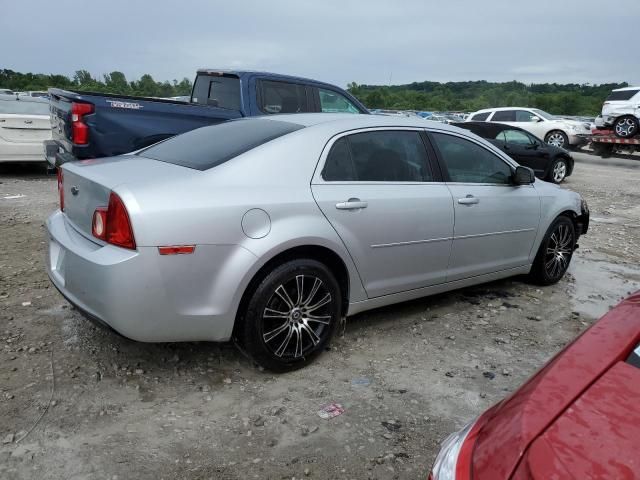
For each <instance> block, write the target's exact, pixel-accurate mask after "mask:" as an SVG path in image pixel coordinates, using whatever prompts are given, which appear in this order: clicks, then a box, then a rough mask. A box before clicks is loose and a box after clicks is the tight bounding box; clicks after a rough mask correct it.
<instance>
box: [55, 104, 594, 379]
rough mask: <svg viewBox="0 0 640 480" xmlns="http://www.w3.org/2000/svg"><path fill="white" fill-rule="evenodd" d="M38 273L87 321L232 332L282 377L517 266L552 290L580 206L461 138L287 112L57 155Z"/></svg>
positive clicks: (167, 332) (211, 335)
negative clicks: (348, 336) (377, 323)
mask: <svg viewBox="0 0 640 480" xmlns="http://www.w3.org/2000/svg"><path fill="white" fill-rule="evenodd" d="M58 185H59V193H60V203H61V205H60V210H58V211H56V212H55V213H53V214H52V215H51V216H50V217H49V219H48V221H47V228H48V231H49V253H48V273H49V277H50V279H51V281H52V282H53V284H54V285H55V286H56V287H57V288H58V290H59V291H60V292H61V293H62V295H64V297H65V298H67V299H68V300H69V301H70V302H71V303H72V304H74V305H75V306H76V307H77V308H78V309H79V310H80V311H82V312H83V313H84V314H85V315H86V316H87V317H88V318H89V319H92V320H94V321H95V322H98V323H99V324H102V325H105V326H108V327H110V328H112V329H113V330H115V331H117V332H119V333H120V334H122V335H124V336H127V337H129V338H132V339H135V340H139V341H146V342H165V341H193V340H209V341H226V340H229V339H234V340H236V341H237V342H238V343H239V344H240V345H242V346H243V348H244V350H245V351H247V352H248V353H249V354H250V355H251V356H252V357H253V359H254V360H255V361H256V362H257V363H259V364H260V365H262V366H264V367H266V368H269V369H272V370H275V371H285V370H291V369H294V368H299V367H301V366H303V365H305V364H306V363H308V362H309V361H311V360H312V359H313V358H314V357H315V356H316V355H317V354H319V353H320V352H321V351H322V350H323V349H324V347H325V346H326V345H327V343H328V342H329V340H330V339H331V336H332V334H333V333H334V331H335V330H336V327H337V326H338V324H339V322H340V321H341V319H343V318H344V317H346V316H348V315H353V314H356V313H358V312H362V311H365V310H369V309H372V308H376V307H381V306H383V305H389V304H392V303H396V302H402V301H406V300H410V299H414V298H417V297H422V296H426V295H430V294H434V293H439V292H444V291H447V290H452V289H456V288H460V287H465V286H469V285H474V284H478V283H482V282H487V281H491V280H496V279H499V278H503V277H508V276H511V275H518V274H527V275H529V277H530V279H531V280H533V281H535V282H537V283H539V284H551V283H554V282H557V281H558V280H559V279H560V278H562V276H563V275H564V273H565V271H566V270H567V268H568V266H569V262H570V260H571V256H572V254H573V251H574V249H575V247H576V242H577V239H578V237H579V235H581V234H584V233H585V232H586V230H587V227H588V222H589V213H588V209H587V207H586V204H585V202H584V201H583V200H582V199H581V197H580V196H579V195H578V194H576V193H573V192H571V191H568V190H562V189H560V188H558V187H556V186H555V185H552V184H548V183H545V182H543V181H540V180H536V179H535V177H534V175H533V172H532V171H531V170H530V169H528V168H526V167H521V166H518V165H517V164H516V163H514V161H513V160H511V158H509V157H508V156H506V155H505V154H504V153H502V152H501V151H500V150H498V149H496V148H494V147H493V146H492V145H491V144H489V143H488V142H485V141H484V140H482V139H481V138H479V137H477V136H475V135H474V134H472V133H470V132H469V131H466V130H461V129H458V128H455V127H450V126H448V125H444V124H440V123H435V122H433V123H429V124H425V123H424V122H423V121H421V120H420V119H412V118H409V117H406V118H400V117H398V118H395V117H382V116H374V115H348V114H343V115H340V114H297V115H280V116H272V117H268V118H264V117H263V118H253V119H242V120H237V121H231V122H227V123H224V124H220V125H216V126H211V127H204V128H201V129H198V130H194V131H191V132H188V133H185V134H183V135H179V136H176V137H173V138H171V139H169V140H165V141H164V142H161V143H158V144H155V145H153V146H151V147H148V148H146V149H144V150H141V151H138V152H135V153H133V154H128V155H122V156H118V157H113V158H104V159H98V160H86V161H80V162H74V163H68V164H65V165H64V166H63V167H62V168H61V169H60V171H59V177H58Z"/></svg>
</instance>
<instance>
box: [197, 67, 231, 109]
mask: <svg viewBox="0 0 640 480" xmlns="http://www.w3.org/2000/svg"><path fill="white" fill-rule="evenodd" d="M193 102H194V103H199V104H200V105H209V106H210V107H219V108H225V109H227V110H240V79H239V78H238V77H233V76H213V75H198V77H197V78H196V84H195V86H194V87H193Z"/></svg>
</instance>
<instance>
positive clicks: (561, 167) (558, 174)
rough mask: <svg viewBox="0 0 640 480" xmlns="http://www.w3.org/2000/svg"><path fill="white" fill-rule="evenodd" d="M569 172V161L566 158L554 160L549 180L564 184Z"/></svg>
mask: <svg viewBox="0 0 640 480" xmlns="http://www.w3.org/2000/svg"><path fill="white" fill-rule="evenodd" d="M568 171H569V166H568V165H567V161H566V160H565V159H564V158H558V159H556V160H554V162H553V164H552V165H551V171H550V172H549V176H548V179H549V180H550V181H552V182H553V183H562V181H563V180H564V179H565V177H566V176H567V172H568Z"/></svg>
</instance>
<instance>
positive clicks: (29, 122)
mask: <svg viewBox="0 0 640 480" xmlns="http://www.w3.org/2000/svg"><path fill="white" fill-rule="evenodd" d="M24 123H26V124H27V125H31V124H32V123H33V120H25V121H24Z"/></svg>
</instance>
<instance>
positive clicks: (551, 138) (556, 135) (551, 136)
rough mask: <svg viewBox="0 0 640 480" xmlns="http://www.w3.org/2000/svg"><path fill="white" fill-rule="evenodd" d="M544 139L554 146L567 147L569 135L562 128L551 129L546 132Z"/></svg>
mask: <svg viewBox="0 0 640 480" xmlns="http://www.w3.org/2000/svg"><path fill="white" fill-rule="evenodd" d="M544 141H545V142H547V143H548V144H549V145H553V146H554V147H560V148H568V147H569V137H567V134H566V133H564V132H563V131H562V130H551V131H550V132H549V133H547V135H546V137H544Z"/></svg>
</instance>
